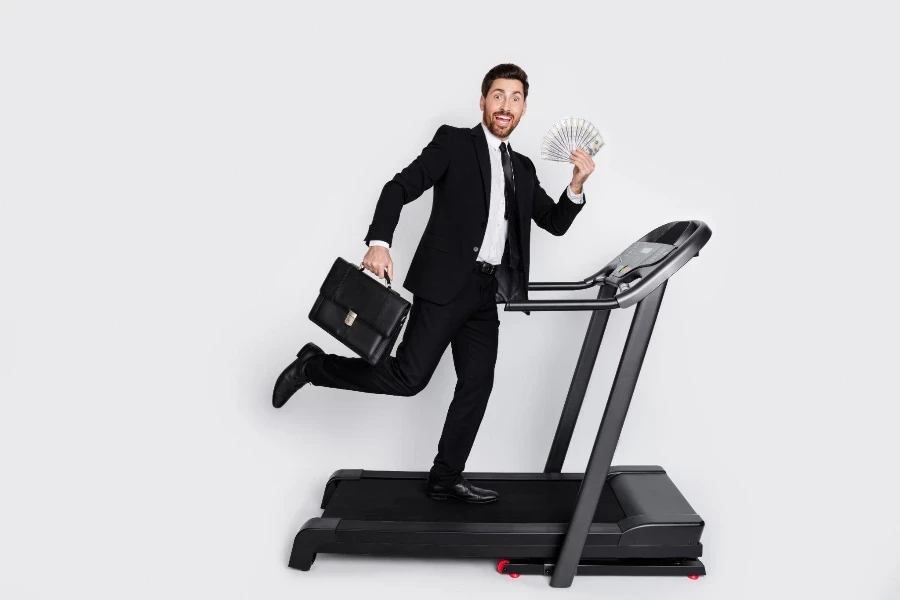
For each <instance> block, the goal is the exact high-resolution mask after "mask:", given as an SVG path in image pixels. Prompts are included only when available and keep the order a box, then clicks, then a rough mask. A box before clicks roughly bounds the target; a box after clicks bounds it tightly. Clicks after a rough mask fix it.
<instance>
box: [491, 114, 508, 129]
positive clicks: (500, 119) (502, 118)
mask: <svg viewBox="0 0 900 600" xmlns="http://www.w3.org/2000/svg"><path fill="white" fill-rule="evenodd" d="M494 122H495V123H496V124H497V125H499V126H500V127H507V126H508V125H509V124H510V123H512V117H511V116H508V115H494Z"/></svg>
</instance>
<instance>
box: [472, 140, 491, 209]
mask: <svg viewBox="0 0 900 600" xmlns="http://www.w3.org/2000/svg"><path fill="white" fill-rule="evenodd" d="M472 143H473V144H474V145H475V154H477V155H478V166H479V167H481V183H482V184H483V186H484V214H488V213H489V211H490V204H489V203H490V198H491V159H490V157H489V156H488V145H487V138H486V137H485V136H484V130H483V129H482V128H481V123H479V124H478V125H476V126H475V127H473V128H472Z"/></svg>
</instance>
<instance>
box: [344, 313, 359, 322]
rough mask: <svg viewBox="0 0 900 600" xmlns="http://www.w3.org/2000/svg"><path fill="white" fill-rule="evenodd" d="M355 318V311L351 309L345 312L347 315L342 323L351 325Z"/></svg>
mask: <svg viewBox="0 0 900 600" xmlns="http://www.w3.org/2000/svg"><path fill="white" fill-rule="evenodd" d="M355 320H356V313H355V312H353V311H352V310H351V311H350V312H348V313H347V317H346V318H345V319H344V325H353V321H355Z"/></svg>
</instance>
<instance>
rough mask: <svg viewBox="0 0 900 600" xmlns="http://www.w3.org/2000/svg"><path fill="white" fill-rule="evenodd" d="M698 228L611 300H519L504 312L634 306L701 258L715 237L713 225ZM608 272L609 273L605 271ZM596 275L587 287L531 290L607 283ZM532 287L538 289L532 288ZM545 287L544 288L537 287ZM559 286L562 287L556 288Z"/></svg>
mask: <svg viewBox="0 0 900 600" xmlns="http://www.w3.org/2000/svg"><path fill="white" fill-rule="evenodd" d="M692 223H694V224H695V225H696V229H694V231H693V232H691V235H690V236H689V237H688V239H686V240H685V241H684V243H683V244H681V245H680V246H678V247H676V248H675V250H673V251H672V252H670V253H669V254H668V255H667V256H666V257H665V258H663V259H662V261H660V263H659V265H657V266H656V268H654V269H653V270H652V271H651V272H650V273H648V274H647V275H646V276H644V277H642V278H641V279H639V280H638V281H637V282H635V283H633V284H631V286H630V287H629V288H628V289H626V290H624V291H622V292H620V293H619V294H617V295H616V296H615V297H614V298H612V299H609V300H593V299H588V300H582V299H577V300H569V299H559V300H543V299H542V300H518V301H514V302H507V303H506V306H505V307H504V309H503V310H506V311H525V310H528V311H530V310H613V309H616V308H628V307H629V306H633V305H635V304H637V303H638V302H640V301H641V300H643V299H644V298H646V297H647V296H649V295H650V294H652V293H653V291H654V290H655V289H656V288H658V287H659V286H660V285H662V283H663V282H664V281H667V280H668V279H669V278H670V277H671V276H672V275H674V274H675V273H676V272H677V271H678V270H679V269H680V268H681V267H683V266H684V265H686V264H687V263H688V261H690V260H691V259H692V258H694V257H695V256H697V254H698V253H699V252H700V249H701V248H703V246H704V245H706V242H708V241H709V238H710V237H711V236H712V231H711V230H710V228H709V226H707V224H706V223H704V222H703V221H692ZM604 271H605V270H604ZM604 271H601V272H600V273H597V274H595V275H594V276H592V277H591V278H589V279H586V280H585V281H584V282H583V283H584V284H587V285H584V286H583V287H582V286H579V285H578V283H577V282H572V283H535V284H529V285H528V290H529V291H531V290H535V291H539V290H577V289H586V288H588V287H591V286H593V285H597V284H601V283H604V279H605V277H599V275H600V274H601V273H603V272H604ZM532 285H534V286H536V287H532ZM537 286H541V287H537ZM552 286H559V287H552Z"/></svg>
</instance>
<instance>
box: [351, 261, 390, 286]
mask: <svg viewBox="0 0 900 600" xmlns="http://www.w3.org/2000/svg"><path fill="white" fill-rule="evenodd" d="M359 270H360V271H363V270H365V267H364V266H363V264H362V263H359ZM384 279H385V281H387V287H388V289H389V290H392V289H394V288H392V287H391V278H390V277H388V274H387V269H385V270H384Z"/></svg>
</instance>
